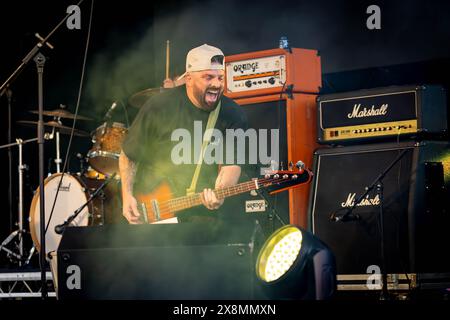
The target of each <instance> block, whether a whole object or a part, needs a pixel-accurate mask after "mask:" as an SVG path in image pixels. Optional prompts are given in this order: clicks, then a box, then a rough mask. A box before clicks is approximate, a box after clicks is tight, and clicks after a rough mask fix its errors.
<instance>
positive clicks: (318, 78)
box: [224, 48, 322, 99]
mask: <svg viewBox="0 0 450 320" xmlns="http://www.w3.org/2000/svg"><path fill="white" fill-rule="evenodd" d="M225 77H226V78H225V79H226V84H225V91H224V94H225V95H226V96H228V97H230V98H232V99H237V98H245V97H254V96H261V95H269V94H277V93H280V92H281V91H282V90H288V91H292V92H299V93H318V92H319V90H320V87H321V86H322V72H321V64H320V56H319V55H318V52H317V50H309V49H299V48H291V49H290V50H285V49H271V50H263V51H256V52H249V53H242V54H236V55H232V56H227V57H225ZM283 87H284V89H283Z"/></svg>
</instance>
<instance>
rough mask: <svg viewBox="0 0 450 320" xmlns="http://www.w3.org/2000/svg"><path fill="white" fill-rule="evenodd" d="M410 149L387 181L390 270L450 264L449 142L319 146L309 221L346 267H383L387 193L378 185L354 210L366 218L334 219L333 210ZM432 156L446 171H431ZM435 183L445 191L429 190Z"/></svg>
mask: <svg viewBox="0 0 450 320" xmlns="http://www.w3.org/2000/svg"><path fill="white" fill-rule="evenodd" d="M405 149H406V150H407V152H406V153H405V155H404V156H403V158H402V159H401V160H400V161H399V162H398V163H397V164H396V165H395V166H394V167H393V168H392V169H391V170H390V171H389V172H388V173H387V174H386V176H385V177H384V179H383V180H382V182H383V186H384V192H383V195H384V202H383V214H384V233H385V246H386V248H387V256H386V263H387V269H388V272H391V273H405V272H437V271H441V272H445V271H450V267H449V263H448V261H447V260H449V259H448V258H447V257H446V256H448V255H447V254H445V253H444V252H445V249H443V248H445V246H446V240H445V238H446V236H445V235H446V233H447V232H448V228H449V227H450V224H449V217H448V216H449V213H450V212H449V208H448V207H449V206H448V201H447V203H444V198H445V197H444V196H442V194H443V193H446V194H447V195H448V190H449V189H448V187H449V181H448V179H447V180H444V172H443V170H442V168H447V169H448V162H449V161H450V156H449V153H450V151H449V149H448V144H446V143H440V142H422V143H412V142H405V143H400V144H373V145H362V146H353V147H342V148H334V149H322V150H318V151H317V152H316V154H315V159H314V172H315V177H314V180H313V186H312V189H311V201H310V207H309V213H310V215H309V217H310V223H309V225H310V227H311V229H312V231H313V233H314V234H315V235H316V236H318V237H319V238H320V239H321V240H322V241H324V242H325V243H326V244H327V245H329V246H330V248H331V249H332V251H333V252H334V254H335V256H336V259H337V271H338V273H339V274H365V273H366V272H367V268H368V267H369V266H371V265H378V266H382V263H381V254H380V253H381V238H380V227H379V213H380V199H378V197H377V194H376V192H375V191H372V192H371V193H369V195H368V197H367V198H366V199H364V201H363V203H362V205H360V206H357V207H356V208H355V210H354V213H355V214H358V215H359V216H360V217H361V219H360V220H358V221H348V222H335V221H331V220H330V215H331V214H332V213H333V212H336V211H337V210H340V211H339V212H343V210H342V209H345V208H348V207H350V206H351V205H352V203H353V201H354V200H356V199H357V198H358V197H359V196H360V195H361V194H362V193H364V191H365V187H368V186H369V185H370V184H371V183H372V182H373V181H374V180H375V179H376V178H377V177H378V176H379V175H380V174H381V173H382V172H383V171H384V170H385V169H386V168H387V167H388V166H389V164H391V163H392V161H393V160H394V159H395V158H396V157H397V156H398V155H399V154H400V153H401V152H402V150H405ZM431 163H434V164H439V166H438V167H440V168H441V170H440V171H439V170H436V169H433V170H430V168H429V166H430V164H431ZM439 172H441V173H440V174H439ZM446 176H448V172H447V173H446ZM429 188H434V190H441V191H442V192H441V196H438V194H439V193H438V194H434V195H433V196H430V192H427V190H428V189H429ZM436 202H437V203H436ZM433 203H434V204H433Z"/></svg>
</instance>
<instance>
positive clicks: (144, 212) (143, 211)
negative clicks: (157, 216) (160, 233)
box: [141, 202, 148, 223]
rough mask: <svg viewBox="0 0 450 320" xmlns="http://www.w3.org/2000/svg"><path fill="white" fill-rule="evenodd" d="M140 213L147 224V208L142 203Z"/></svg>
mask: <svg viewBox="0 0 450 320" xmlns="http://www.w3.org/2000/svg"><path fill="white" fill-rule="evenodd" d="M141 213H142V215H143V216H144V222H145V223H148V215H147V207H146V206H145V203H144V202H142V203H141Z"/></svg>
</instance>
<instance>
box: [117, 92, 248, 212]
mask: <svg viewBox="0 0 450 320" xmlns="http://www.w3.org/2000/svg"><path fill="white" fill-rule="evenodd" d="M221 102H222V105H221V110H220V113H219V117H218V119H217V122H216V125H215V129H217V130H219V131H220V132H221V133H222V137H223V139H222V141H220V139H219V141H215V139H214V138H213V139H212V140H211V142H212V143H215V144H216V146H217V148H215V149H214V150H215V151H218V152H220V150H221V152H222V157H221V158H222V163H223V164H224V165H230V164H234V163H236V160H237V157H236V154H235V155H233V157H230V156H227V150H229V148H227V146H226V141H225V140H226V139H225V138H226V129H243V130H246V129H247V118H246V114H245V112H244V111H243V110H242V109H241V107H240V106H239V105H237V104H236V103H235V102H234V101H233V100H231V99H229V98H227V97H222V99H221ZM208 117H209V112H207V111H204V110H202V109H199V108H197V107H196V106H194V105H193V104H192V102H191V101H190V100H189V98H188V97H187V93H186V87H185V86H180V87H176V88H174V89H170V90H168V91H165V92H163V93H161V94H158V95H155V96H154V97H152V98H151V99H149V100H148V101H147V103H146V104H145V105H144V106H143V107H142V108H141V109H140V111H139V113H138V114H137V116H136V118H135V120H134V122H133V124H132V125H131V127H130V129H129V132H128V134H127V137H126V138H125V139H124V142H123V144H122V149H123V151H124V152H125V154H126V155H127V157H128V158H129V159H130V160H132V161H133V162H135V163H137V164H138V169H137V173H136V179H135V186H134V192H135V193H148V192H151V191H152V190H153V189H154V188H155V187H157V186H158V185H159V184H160V183H161V182H163V181H165V182H167V183H169V185H170V187H171V189H172V191H173V193H174V196H175V197H178V196H184V195H186V188H188V187H189V186H190V184H191V181H192V176H193V174H194V171H195V168H196V162H195V160H196V159H197V157H195V154H194V153H196V152H199V151H200V148H201V144H202V139H203V134H204V132H205V129H206V125H207V122H208ZM200 125H201V135H200V136H199V135H198V134H197V135H196V132H197V133H198V132H200V130H199V128H200ZM195 138H197V139H195ZM173 139H175V141H172V140H173ZM194 140H197V141H194ZM196 145H197V148H196V147H195V146H196ZM234 146H235V148H234V149H233V151H232V152H233V153H236V143H235V144H234ZM189 150H190V151H189ZM228 153H229V152H228ZM210 154H211V155H213V156H214V155H216V152H212V153H210ZM231 158H233V159H234V163H229V162H228V161H227V160H230V159H231ZM214 159H217V160H219V161H218V162H219V164H220V162H221V161H220V157H218V158H217V157H216V158H214ZM182 160H184V162H188V163H181V162H182ZM219 164H218V163H213V164H206V163H203V165H202V168H201V172H200V176H199V179H198V182H197V188H196V192H201V191H202V190H203V189H204V188H211V189H214V185H215V180H216V178H217V174H218V170H219ZM199 210H200V211H201V210H203V209H202V208H200V207H197V209H196V211H199Z"/></svg>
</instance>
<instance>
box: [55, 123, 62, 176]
mask: <svg viewBox="0 0 450 320" xmlns="http://www.w3.org/2000/svg"><path fill="white" fill-rule="evenodd" d="M58 122H59V121H58ZM59 150H60V148H59V130H56V159H55V163H56V172H57V173H60V172H61V163H62V160H61V154H60V151H59Z"/></svg>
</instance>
